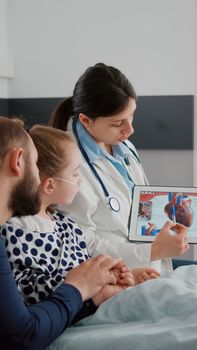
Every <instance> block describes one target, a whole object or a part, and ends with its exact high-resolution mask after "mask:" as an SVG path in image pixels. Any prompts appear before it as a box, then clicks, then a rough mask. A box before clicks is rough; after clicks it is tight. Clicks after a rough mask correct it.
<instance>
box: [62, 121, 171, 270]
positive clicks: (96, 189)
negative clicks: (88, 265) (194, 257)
mask: <svg viewBox="0 0 197 350" xmlns="http://www.w3.org/2000/svg"><path fill="white" fill-rule="evenodd" d="M69 124H70V123H69ZM72 136H73V134H72ZM73 137H74V136H73ZM127 144H128V145H129V147H131V148H133V149H134V151H135V152H136V150H135V148H134V146H133V145H132V144H131V143H130V142H129V141H127ZM128 159H129V162H130V166H128V167H127V170H128V171H129V174H130V176H131V179H132V181H133V182H134V184H135V185H144V184H145V179H144V172H143V169H142V167H141V165H140V164H139V162H138V161H137V160H136V158H135V157H134V155H133V154H132V153H131V152H130V155H129V156H128ZM93 165H94V166H95V168H96V170H97V172H98V173H99V175H100V177H101V179H102V181H103V182H104V184H105V186H106V188H107V190H108V192H109V194H110V196H111V197H115V198H117V199H118V201H119V203H120V211H119V212H114V211H112V210H111V209H109V208H108V206H107V200H106V197H105V195H104V192H103V189H102V187H101V185H100V183H99V181H98V180H97V178H96V177H95V175H94V174H93V172H92V170H91V169H90V167H89V165H88V164H87V162H86V161H85V159H84V157H83V155H81V184H80V189H79V192H78V194H77V195H76V197H75V199H74V201H73V203H72V204H70V205H68V206H61V207H60V209H61V211H63V212H64V213H66V214H67V215H69V216H70V217H73V218H74V219H75V220H76V222H77V223H78V224H79V225H80V226H81V227H82V228H83V229H84V230H85V236H86V240H87V246H88V253H89V255H90V256H91V257H95V256H96V255H98V254H108V255H110V256H113V257H122V259H123V260H124V262H125V263H127V265H128V266H130V267H139V266H150V264H151V266H152V267H155V268H158V269H159V268H160V265H159V264H158V262H157V263H156V262H155V263H156V264H155V263H154V262H152V263H151V262H150V255H151V244H150V243H131V242H129V241H128V218H129V213H130V208H131V193H130V191H129V188H128V186H127V184H126V182H125V180H124V178H123V177H122V176H121V175H120V173H119V172H118V170H117V169H116V168H115V167H114V165H113V164H112V163H111V162H110V161H109V160H107V159H106V158H103V159H97V160H96V161H94V163H93ZM163 268H167V269H172V264H171V259H163V260H162V269H163Z"/></svg>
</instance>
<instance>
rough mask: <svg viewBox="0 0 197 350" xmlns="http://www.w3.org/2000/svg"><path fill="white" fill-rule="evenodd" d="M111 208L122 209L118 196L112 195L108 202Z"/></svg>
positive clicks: (116, 210) (114, 209)
mask: <svg viewBox="0 0 197 350" xmlns="http://www.w3.org/2000/svg"><path fill="white" fill-rule="evenodd" d="M108 205H109V208H110V209H111V210H113V211H115V212H118V211H119V210H120V203H119V201H118V199H117V198H115V197H110V198H109V202H108Z"/></svg>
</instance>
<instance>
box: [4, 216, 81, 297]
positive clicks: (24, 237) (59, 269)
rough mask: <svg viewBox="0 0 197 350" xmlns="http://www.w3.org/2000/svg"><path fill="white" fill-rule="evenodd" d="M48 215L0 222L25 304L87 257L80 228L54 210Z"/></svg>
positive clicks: (48, 291)
mask: <svg viewBox="0 0 197 350" xmlns="http://www.w3.org/2000/svg"><path fill="white" fill-rule="evenodd" d="M52 219H53V220H48V219H45V218H42V217H41V216H39V215H34V216H25V217H20V218H19V217H15V218H12V219H11V220H9V221H8V222H7V223H6V224H4V225H3V226H2V231H1V233H2V236H3V237H4V242H5V246H6V250H7V255H8V258H9V261H10V264H11V267H12V271H13V275H14V278H15V280H16V283H17V287H18V289H19V291H20V293H21V295H22V297H23V299H24V301H25V302H26V303H27V304H34V303H36V302H38V301H40V300H42V299H44V298H46V297H47V296H48V295H50V294H51V293H52V292H53V291H54V290H55V289H56V288H57V287H58V286H59V285H60V284H61V283H62V282H63V280H64V277H65V276H66V273H67V272H68V271H69V270H71V269H72V268H73V267H75V266H78V265H79V264H80V263H82V262H84V261H85V260H87V259H88V253H87V247H86V241H85V238H84V233H83V231H82V229H81V228H80V227H79V226H78V225H77V224H76V223H75V222H74V221H73V220H71V219H69V218H67V217H65V215H63V214H61V213H59V212H57V211H54V212H53V213H52Z"/></svg>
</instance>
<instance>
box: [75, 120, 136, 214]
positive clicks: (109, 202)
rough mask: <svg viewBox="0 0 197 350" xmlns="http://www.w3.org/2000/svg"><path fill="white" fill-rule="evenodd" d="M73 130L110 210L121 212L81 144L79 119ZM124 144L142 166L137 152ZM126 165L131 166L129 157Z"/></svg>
mask: <svg viewBox="0 0 197 350" xmlns="http://www.w3.org/2000/svg"><path fill="white" fill-rule="evenodd" d="M72 128H73V133H74V135H75V138H76V140H77V143H78V146H79V149H80V151H81V153H82V155H83V156H84V158H85V160H86V162H87V164H88V166H89V167H90V169H91V170H92V172H93V174H94V175H95V177H96V179H97V180H98V181H99V183H100V185H101V187H102V190H103V192H104V195H105V197H106V199H107V206H108V208H110V209H111V210H112V211H114V212H119V210H120V203H119V200H118V199H117V198H115V197H112V196H110V195H109V192H108V190H107V188H106V186H105V184H104V182H103V181H102V179H101V177H100V175H99V174H98V172H97V170H96V168H95V167H94V165H93V164H92V163H91V162H90V160H89V158H88V155H87V153H86V151H85V149H84V148H83V146H82V143H81V141H80V139H79V136H78V132H77V118H76V117H74V118H73V125H72ZM123 144H124V145H125V146H126V147H127V148H128V149H129V150H130V152H131V153H132V154H133V155H134V157H135V158H136V159H137V161H138V163H139V164H140V160H139V157H138V155H137V154H136V152H135V151H134V150H133V149H132V148H130V147H129V146H128V145H127V144H126V142H125V141H123ZM125 164H126V165H127V166H128V165H130V163H129V160H128V157H126V158H125Z"/></svg>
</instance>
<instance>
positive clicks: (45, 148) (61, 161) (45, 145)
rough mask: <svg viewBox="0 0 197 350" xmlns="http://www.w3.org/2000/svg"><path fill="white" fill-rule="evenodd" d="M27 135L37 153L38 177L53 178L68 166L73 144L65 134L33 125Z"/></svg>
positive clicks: (46, 127)
mask: <svg viewBox="0 0 197 350" xmlns="http://www.w3.org/2000/svg"><path fill="white" fill-rule="evenodd" d="M29 134H30V136H31V138H32V140H33V142H34V144H35V147H36V149H37V152H38V162H37V165H38V169H39V171H40V177H41V178H43V177H45V176H49V177H53V176H56V175H57V174H58V173H60V172H61V170H63V169H64V168H65V167H66V166H68V164H69V162H70V159H71V155H70V152H71V146H72V147H75V142H74V141H73V140H72V138H71V137H70V136H69V135H68V133H67V132H65V131H62V130H58V129H54V128H52V127H49V126H42V125H35V126H33V127H32V128H31V129H30V130H29Z"/></svg>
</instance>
